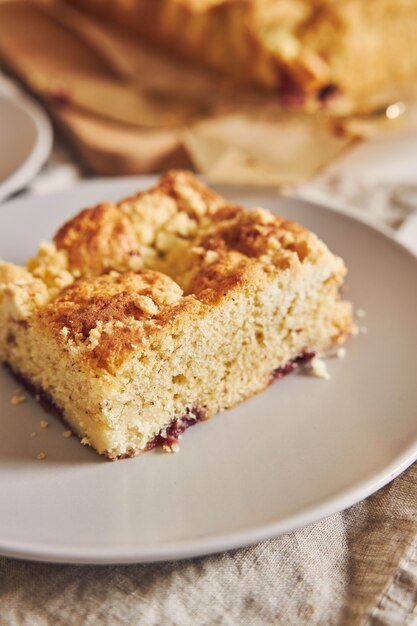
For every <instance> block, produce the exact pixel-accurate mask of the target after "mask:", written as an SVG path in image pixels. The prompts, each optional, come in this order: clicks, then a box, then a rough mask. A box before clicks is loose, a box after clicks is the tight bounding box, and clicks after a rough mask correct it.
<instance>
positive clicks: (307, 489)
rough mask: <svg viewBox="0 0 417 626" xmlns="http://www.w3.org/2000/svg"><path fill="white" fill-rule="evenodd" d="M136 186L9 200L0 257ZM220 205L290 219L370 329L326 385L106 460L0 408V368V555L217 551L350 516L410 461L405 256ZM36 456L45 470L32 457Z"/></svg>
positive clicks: (276, 202)
mask: <svg viewBox="0 0 417 626" xmlns="http://www.w3.org/2000/svg"><path fill="white" fill-rule="evenodd" d="M148 183H149V179H140V180H138V179H136V180H133V179H124V180H112V181H96V182H90V183H84V184H81V185H80V186H78V187H75V188H73V189H71V190H70V191H68V192H65V193H61V194H59V195H54V196H49V197H43V198H40V197H36V198H31V199H25V200H19V201H14V202H10V203H8V204H6V205H5V206H4V207H3V210H2V211H0V256H2V257H3V258H7V259H9V260H12V261H15V262H22V261H24V260H25V259H26V257H27V256H28V255H30V254H32V253H34V252H35V251H36V248H37V242H38V241H39V240H40V239H45V238H49V237H50V236H52V234H53V232H54V231H55V229H56V228H57V227H58V225H60V224H61V223H62V221H63V220H64V219H66V218H68V217H69V216H70V215H72V214H73V213H74V212H75V211H77V210H78V209H80V208H81V207H85V206H88V205H89V204H91V203H92V202H96V201H98V200H100V199H116V198H120V197H122V196H123V195H125V194H128V193H131V192H132V191H133V190H135V189H137V188H138V187H140V186H144V185H147V184H148ZM232 195H233V197H234V199H235V200H237V201H241V200H244V201H245V202H246V203H247V204H248V205H256V204H258V205H259V204H261V205H263V206H266V207H268V208H271V209H273V210H277V211H279V212H281V213H283V214H285V215H287V216H288V217H290V218H294V219H296V220H298V221H300V222H302V223H304V224H305V225H306V226H308V227H310V228H312V229H314V230H315V231H316V232H318V233H319V234H320V235H321V236H322V237H323V238H324V239H325V240H326V241H327V242H328V243H329V245H330V246H331V247H332V248H333V250H335V251H337V252H338V253H339V254H341V255H343V257H344V258H345V259H346V262H347V265H348V266H349V269H350V273H349V281H348V282H349V285H350V291H349V297H350V298H351V299H352V300H353V301H354V302H355V304H356V306H357V307H360V308H362V309H365V310H366V312H367V317H366V319H365V320H363V321H361V323H363V324H366V326H367V328H368V333H367V334H361V335H359V336H358V337H356V338H352V339H351V340H350V341H349V344H348V354H347V356H346V358H344V359H333V360H330V361H329V364H328V368H329V370H330V373H331V376H332V378H331V380H330V381H326V380H321V379H317V378H312V377H306V376H302V375H297V374H295V375H291V376H288V377H286V378H285V379H283V380H280V381H277V382H276V383H274V385H272V386H271V387H270V388H269V389H268V390H267V391H265V392H264V393H262V394H260V395H259V396H257V397H255V398H253V399H251V400H249V401H248V402H245V403H243V404H241V405H240V406H238V407H237V408H235V409H233V410H230V411H228V412H226V413H224V414H222V415H218V416H217V417H214V418H213V419H212V420H210V421H209V422H205V423H203V424H199V425H196V426H194V427H193V428H191V429H190V430H188V431H187V432H186V433H185V435H184V437H183V439H182V442H181V451H180V453H179V454H176V455H175V454H174V455H169V454H163V453H158V452H156V451H154V452H149V453H147V454H144V455H142V456H140V457H137V458H135V459H129V460H123V461H118V462H116V463H110V462H108V461H106V460H103V459H102V458H100V457H98V456H97V455H96V454H95V453H94V452H93V451H92V450H90V449H88V448H85V447H83V446H81V445H80V444H79V443H78V441H77V440H76V439H75V438H71V439H64V438H63V437H62V436H61V432H62V431H63V426H62V425H61V424H59V423H58V421H56V420H55V419H54V418H53V417H48V416H46V415H45V414H44V413H43V412H42V410H41V409H40V408H39V407H38V406H37V405H36V403H35V402H34V401H32V400H28V401H27V402H26V403H24V404H22V405H20V406H18V407H15V406H11V405H10V397H11V395H12V391H13V390H14V389H15V388H16V383H15V382H14V381H13V380H12V379H11V378H10V377H9V376H8V374H7V373H5V372H1V374H0V398H1V400H0V510H1V515H0V552H1V553H2V554H4V555H11V556H17V557H24V558H29V559H39V560H47V561H66V562H73V563H87V562H88V563H128V562H139V561H155V560H164V559H177V558H184V557H191V556H196V555H202V554H207V553H212V552H219V551H222V550H225V549H230V548H235V547H239V546H243V545H245V544H250V543H253V542H257V541H260V540H262V539H265V538H268V537H273V536H276V535H279V534H280V533H285V532H288V531H291V530H293V529H295V528H297V527H300V526H303V525H306V524H308V523H310V522H313V521H315V520H318V519H319V518H322V517H324V516H326V515H329V514H331V513H333V512H335V511H338V510H340V509H343V508H345V507H348V506H350V505H351V504H353V503H355V502H357V501H358V500H360V499H362V498H365V497H366V496H368V495H369V494H371V493H372V492H374V491H375V490H377V489H379V488H380V487H382V486H383V485H384V484H386V483H387V482H388V481H390V480H391V479H393V478H394V477H395V476H396V475H397V474H399V473H400V472H401V471H403V470H404V469H405V468H406V467H407V466H408V465H410V464H411V463H412V462H413V460H414V459H415V458H416V457H417V419H416V412H417V385H416V378H415V377H416V371H417V333H416V331H415V328H416V311H417V289H416V284H417V262H416V258H415V257H414V256H413V255H412V254H411V253H409V252H407V251H406V250H405V249H404V248H403V247H401V245H399V244H398V243H396V242H395V241H394V240H393V239H391V238H390V237H389V235H387V234H386V233H384V232H383V231H382V230H376V229H375V228H373V227H372V226H370V225H368V224H367V223H365V222H363V221H359V220H358V219H356V218H355V217H354V216H352V215H348V214H342V213H337V212H333V211H331V210H329V209H325V208H321V207H320V206H315V205H311V204H308V203H306V202H302V201H298V200H289V199H282V198H281V199H279V198H277V197H274V196H272V195H262V194H260V193H258V194H256V193H252V194H246V195H245V197H242V195H241V194H238V193H237V192H234V194H232ZM156 392H157V390H156ZM45 417H46V418H47V419H48V420H49V422H50V426H49V428H48V429H46V430H42V429H41V428H40V427H39V420H40V419H41V418H45ZM32 431H36V432H38V436H37V437H36V438H34V439H32V438H31V437H30V434H31V433H32ZM41 450H43V451H45V452H46V454H47V459H46V460H45V461H44V462H40V461H37V460H36V458H35V457H36V454H37V453H38V452H39V451H41Z"/></svg>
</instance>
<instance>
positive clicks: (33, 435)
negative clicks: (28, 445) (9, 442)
mask: <svg viewBox="0 0 417 626" xmlns="http://www.w3.org/2000/svg"><path fill="white" fill-rule="evenodd" d="M30 436H31V437H32V439H33V438H34V437H37V436H38V433H35V432H33V433H30Z"/></svg>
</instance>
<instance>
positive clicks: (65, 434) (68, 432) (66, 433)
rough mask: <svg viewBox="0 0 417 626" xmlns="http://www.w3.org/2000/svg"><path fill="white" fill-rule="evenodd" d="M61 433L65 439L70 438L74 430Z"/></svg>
mask: <svg viewBox="0 0 417 626" xmlns="http://www.w3.org/2000/svg"><path fill="white" fill-rule="evenodd" d="M61 434H62V436H63V437H64V438H65V439H69V438H70V437H71V436H72V432H71V431H70V430H64V431H63V432H62V433H61Z"/></svg>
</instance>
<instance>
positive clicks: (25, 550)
mask: <svg viewBox="0 0 417 626" xmlns="http://www.w3.org/2000/svg"><path fill="white" fill-rule="evenodd" d="M157 178H158V177H157V176H149V175H146V176H126V177H115V178H105V177H104V178H93V179H87V180H82V181H80V182H78V183H76V184H75V185H72V186H71V187H69V188H67V189H65V190H62V191H59V192H54V193H51V194H44V195H43V196H39V195H36V196H25V197H23V198H15V199H11V200H9V201H7V202H5V203H4V204H3V205H2V206H1V207H0V211H4V210H6V211H7V210H10V209H12V208H13V206H16V205H17V204H21V205H27V204H28V203H29V204H30V203H31V202H32V201H34V200H36V202H37V203H39V202H41V200H42V198H45V197H47V198H49V199H50V201H53V200H55V199H57V200H58V199H59V198H63V197H66V196H68V195H69V194H71V193H74V192H76V191H77V190H78V189H80V190H86V189H87V188H89V189H91V191H93V190H94V189H95V188H97V190H99V188H100V187H102V186H103V185H104V186H105V187H106V188H110V189H111V188H112V187H118V186H126V187H128V186H131V185H135V184H137V185H138V186H139V187H144V186H145V185H147V184H149V183H150V184H152V183H154V182H155V180H157ZM214 186H215V187H216V185H214ZM217 187H218V188H219V187H220V185H219V186H217ZM221 187H222V188H223V189H224V188H225V186H224V185H222V186H221ZM229 189H230V190H231V191H232V192H233V190H234V191H235V193H236V194H238V193H239V190H241V189H242V187H239V186H230V187H229ZM252 192H253V194H254V195H261V194H267V195H271V197H273V198H274V199H275V198H276V199H277V201H279V199H280V198H282V199H284V200H285V201H286V202H290V203H294V205H298V206H300V205H303V206H313V207H316V208H319V209H320V210H324V211H325V212H329V213H339V214H342V215H343V216H345V217H347V218H349V219H352V220H353V221H355V222H359V223H360V224H362V225H364V226H366V227H367V228H370V229H372V230H374V231H377V232H379V233H380V234H381V235H383V236H384V237H386V238H387V239H388V240H389V241H390V242H391V243H393V244H395V246H396V247H399V248H400V249H401V250H402V252H405V253H406V255H407V256H411V257H412V259H413V261H414V262H417V254H416V253H415V252H414V251H412V250H410V248H409V247H407V246H406V245H404V244H403V243H402V242H401V241H399V240H398V239H397V238H396V237H395V233H394V232H393V231H391V229H389V227H387V226H385V225H384V224H380V223H378V222H376V220H375V218H374V217H372V216H371V215H368V214H366V213H363V212H362V211H361V210H360V209H355V208H350V209H347V208H333V207H331V206H328V205H325V204H320V203H317V202H310V201H308V200H305V199H304V198H298V197H290V196H283V195H282V194H280V193H278V192H276V191H274V190H272V193H271V190H270V189H268V188H256V189H253V190H252ZM416 270H417V265H416ZM416 460H417V437H416V440H415V441H413V442H412V443H411V444H410V445H409V446H407V447H406V448H405V449H403V450H402V452H401V453H400V454H398V455H396V456H395V457H394V458H393V459H392V460H391V462H390V463H389V464H387V465H385V467H384V468H383V469H381V470H379V471H377V472H374V473H372V474H371V475H370V476H369V477H368V478H366V479H364V480H360V481H359V482H357V483H356V484H355V485H353V486H351V487H348V488H346V489H342V490H341V491H339V492H337V493H336V494H335V495H334V496H333V497H330V498H325V499H324V500H323V501H319V502H316V503H313V504H312V505H307V506H306V507H305V508H304V509H303V510H302V511H301V512H297V513H295V514H292V515H290V516H287V517H284V518H283V519H281V520H279V521H275V522H272V523H269V524H266V525H262V526H260V527H257V528H252V529H249V530H240V531H227V532H224V533H221V534H219V535H215V536H210V537H209V538H204V537H203V538H197V539H192V540H177V541H173V542H166V543H162V544H152V545H150V546H147V547H144V546H142V547H139V549H136V550H135V549H134V548H132V547H131V546H130V547H126V548H124V547H120V546H118V547H116V548H113V547H112V546H100V547H99V548H92V549H91V550H88V549H86V548H81V550H80V549H79V548H78V549H77V548H73V549H69V548H68V547H65V546H64V547H63V546H59V545H57V546H54V545H50V544H49V545H48V546H46V547H45V544H42V545H38V544H36V543H35V542H34V543H30V542H24V543H19V542H10V543H8V542H7V541H3V540H2V539H1V538H0V554H1V555H2V556H5V557H10V558H18V559H26V560H30V561H40V562H50V563H67V564H75V565H80V564H91V565H116V564H133V563H155V562H164V561H171V560H183V559H189V558H196V557H202V556H207V555H210V554H218V553H221V552H224V551H228V550H234V549H238V548H241V547H245V546H249V545H253V544H255V543H259V542H261V541H265V540H268V539H273V538H276V537H278V536H280V535H282V534H286V533H289V532H292V531H295V530H297V529H299V528H302V527H305V526H307V525H309V524H312V523H315V522H318V521H319V520H321V519H324V518H326V517H328V516H330V515H333V514H335V513H338V512H340V511H342V510H345V509H346V508H349V507H351V506H353V505H354V504H357V503H358V502H360V501H361V500H363V499H365V498H367V497H369V496H370V495H372V494H373V493H375V492H376V491H378V490H379V489H381V488H382V487H384V486H385V485H387V484H388V483H389V482H391V481H392V480H394V479H395V478H396V477H397V476H399V475H400V474H401V473H402V472H403V471H405V470H406V469H407V468H408V467H410V466H411V465H412V464H413V463H414V461H416ZM45 548H46V549H45Z"/></svg>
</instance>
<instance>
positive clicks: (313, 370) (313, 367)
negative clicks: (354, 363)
mask: <svg viewBox="0 0 417 626" xmlns="http://www.w3.org/2000/svg"><path fill="white" fill-rule="evenodd" d="M308 372H309V374H310V375H311V376H315V377H316V378H324V379H325V380H329V379H330V374H329V372H328V370H327V365H326V362H325V361H323V359H319V358H317V357H314V359H312V360H311V361H310V367H309V369H308Z"/></svg>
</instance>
